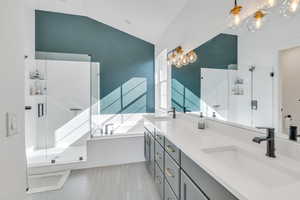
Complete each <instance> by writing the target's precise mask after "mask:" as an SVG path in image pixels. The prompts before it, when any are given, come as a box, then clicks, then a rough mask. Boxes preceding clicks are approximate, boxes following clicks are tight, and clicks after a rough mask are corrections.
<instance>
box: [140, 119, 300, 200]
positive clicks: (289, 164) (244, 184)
mask: <svg viewBox="0 0 300 200" xmlns="http://www.w3.org/2000/svg"><path fill="white" fill-rule="evenodd" d="M147 124H148V125H149V124H151V125H153V126H155V128H157V129H158V130H159V131H160V132H162V133H163V134H164V135H165V137H166V138H167V139H168V140H170V141H171V142H173V143H174V144H175V145H177V147H178V148H180V149H181V151H182V152H184V153H185V154H186V155H187V156H189V157H190V158H191V159H192V160H193V161H194V162H195V163H197V164H198V165H199V166H200V167H201V168H203V169H204V170H205V171H206V172H207V173H208V174H210V175H211V176H212V177H213V178H215V179H216V180H217V181H218V182H219V183H221V184H222V185H223V186H224V187H225V188H227V189H228V190H229V191H230V192H231V193H232V194H233V195H235V196H236V197H237V198H238V199H240V200H283V199H288V200H293V199H295V200H296V199H300V193H299V192H298V189H300V162H299V161H296V160H293V159H291V158H288V157H285V156H282V155H281V154H280V152H276V156H277V157H276V158H275V159H273V158H269V157H266V156H265V151H266V143H265V142H263V143H261V144H255V143H253V142H252V141H251V140H250V141H248V140H245V141H243V140H241V139H236V138H234V137H233V136H232V134H231V135H228V134H226V133H223V132H221V131H218V130H214V129H213V128H207V129H205V130H199V129H197V123H195V122H192V120H190V118H187V117H185V116H183V115H180V116H178V118H177V119H171V120H163V119H161V120H159V119H157V118H154V117H151V116H145V125H146V126H147ZM236 134H239V133H236ZM258 145H262V146H263V147H264V148H261V146H258ZM224 146H234V147H238V148H239V149H242V150H245V151H247V152H249V153H250V154H251V155H255V157H256V158H258V159H260V160H263V161H264V162H267V163H268V164H269V165H276V166H277V167H278V166H279V167H280V168H282V169H284V170H287V171H288V172H291V174H290V177H288V178H286V174H285V176H284V178H283V176H282V174H280V171H278V173H275V172H274V173H273V174H272V177H273V178H272V180H263V179H261V177H257V176H259V170H260V167H261V166H260V165H254V166H253V171H251V172H252V173H249V174H246V173H240V171H239V170H234V169H233V168H232V166H234V165H235V167H236V166H242V164H241V163H226V162H224V159H222V160H223V162H221V161H220V160H217V159H215V158H213V157H212V156H211V155H210V154H208V153H205V149H209V148H216V147H218V148H219V147H224ZM299 156H300V155H299ZM243 164H245V163H243ZM246 164H248V163H246ZM256 172H257V173H256ZM257 178H260V181H257ZM262 180H263V181H262ZM274 180H276V181H274Z"/></svg>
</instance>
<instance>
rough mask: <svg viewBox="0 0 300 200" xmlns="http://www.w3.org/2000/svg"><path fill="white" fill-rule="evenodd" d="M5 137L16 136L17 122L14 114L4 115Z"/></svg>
mask: <svg viewBox="0 0 300 200" xmlns="http://www.w3.org/2000/svg"><path fill="white" fill-rule="evenodd" d="M6 134H7V137H9V136H13V135H16V134H18V120H17V115H16V114H15V113H6Z"/></svg>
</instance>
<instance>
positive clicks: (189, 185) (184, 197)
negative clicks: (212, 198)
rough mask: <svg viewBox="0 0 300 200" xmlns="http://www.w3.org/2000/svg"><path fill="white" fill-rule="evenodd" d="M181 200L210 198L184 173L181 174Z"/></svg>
mask: <svg viewBox="0 0 300 200" xmlns="http://www.w3.org/2000/svg"><path fill="white" fill-rule="evenodd" d="M180 200H208V198H207V197H206V196H205V195H204V194H203V193H202V192H201V190H200V189H199V188H198V187H197V186H196V185H195V184H194V183H193V182H192V180H191V179H190V178H189V177H188V176H187V175H186V174H185V173H184V172H183V171H182V172H181V198H180Z"/></svg>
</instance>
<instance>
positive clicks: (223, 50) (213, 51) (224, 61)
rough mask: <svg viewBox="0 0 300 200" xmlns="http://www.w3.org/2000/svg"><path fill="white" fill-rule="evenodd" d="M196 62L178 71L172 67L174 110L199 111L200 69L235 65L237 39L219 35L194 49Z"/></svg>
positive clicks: (227, 35) (225, 67)
mask: <svg viewBox="0 0 300 200" xmlns="http://www.w3.org/2000/svg"><path fill="white" fill-rule="evenodd" d="M195 51H196V53H197V55H198V60H197V61H196V62H195V63H193V64H190V65H188V66H184V67H182V68H180V69H177V68H176V67H172V105H173V106H174V107H176V110H178V111H182V109H183V107H186V108H187V109H189V110H191V111H199V110H200V96H201V91H200V90H201V86H200V79H201V75H200V68H217V69H227V67H228V65H229V64H237V57H238V38H237V36H235V35H229V34H220V35H218V36H216V37H215V38H213V39H211V40H209V41H208V42H206V43H204V44H203V45H201V46H199V47H198V48H196V49H195Z"/></svg>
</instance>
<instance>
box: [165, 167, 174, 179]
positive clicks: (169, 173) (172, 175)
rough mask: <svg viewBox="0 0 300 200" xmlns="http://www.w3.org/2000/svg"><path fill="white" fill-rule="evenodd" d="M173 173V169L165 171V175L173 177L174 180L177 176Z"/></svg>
mask: <svg viewBox="0 0 300 200" xmlns="http://www.w3.org/2000/svg"><path fill="white" fill-rule="evenodd" d="M171 171H173V170H172V169H170V168H166V169H165V174H166V175H167V176H169V177H172V178H174V177H175V175H174V174H172V172H171Z"/></svg>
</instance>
